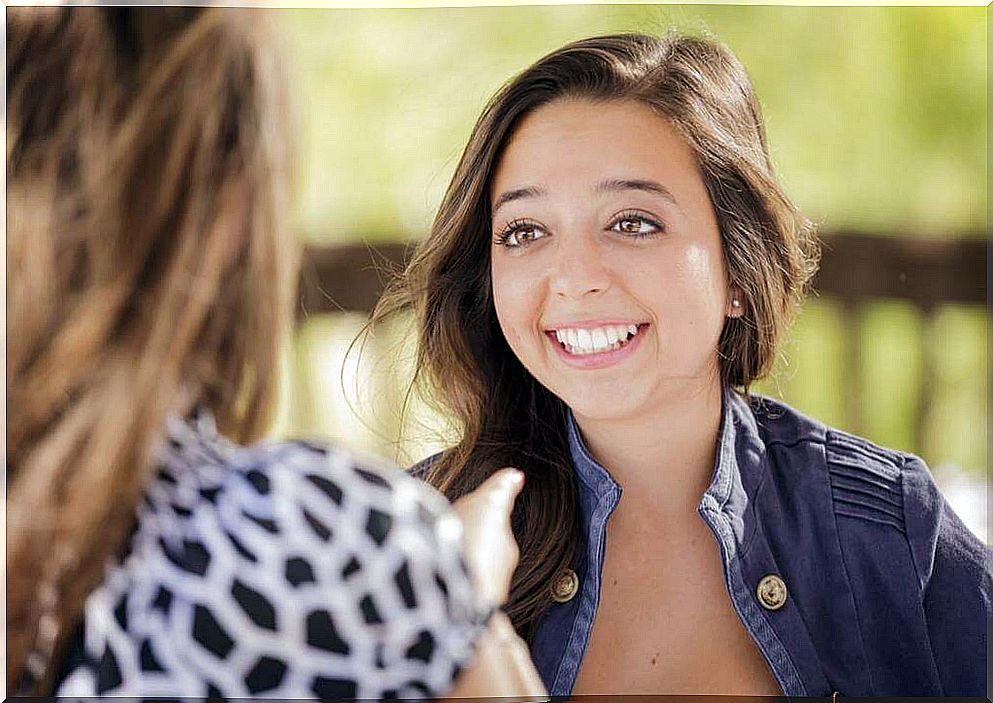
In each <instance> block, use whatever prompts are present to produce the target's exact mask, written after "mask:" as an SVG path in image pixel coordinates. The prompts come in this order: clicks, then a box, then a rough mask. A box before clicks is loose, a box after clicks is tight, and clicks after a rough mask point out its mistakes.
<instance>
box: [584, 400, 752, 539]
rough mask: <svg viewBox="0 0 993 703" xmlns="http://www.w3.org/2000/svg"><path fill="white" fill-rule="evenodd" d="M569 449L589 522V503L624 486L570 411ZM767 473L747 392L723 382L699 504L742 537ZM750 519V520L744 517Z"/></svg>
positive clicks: (590, 508)
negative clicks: (710, 469)
mask: <svg viewBox="0 0 993 703" xmlns="http://www.w3.org/2000/svg"><path fill="white" fill-rule="evenodd" d="M567 425H568V435H569V450H570V453H571V455H572V462H573V466H574V467H575V469H576V476H577V478H578V479H579V481H578V483H579V491H580V505H581V506H582V516H581V517H582V523H583V526H584V528H587V527H588V525H589V519H590V512H591V510H592V506H595V505H597V504H599V503H601V502H603V501H609V500H611V498H612V497H614V496H616V497H619V496H620V493H621V491H622V490H623V486H621V485H620V484H619V483H618V482H617V481H616V479H614V477H613V476H612V475H611V474H610V471H608V470H607V469H606V468H605V467H604V466H603V465H602V464H600V462H598V461H597V460H596V459H594V458H593V455H592V454H591V453H590V451H589V449H588V448H587V446H586V444H585V442H584V441H583V438H582V435H581V434H580V431H579V426H578V425H577V424H576V420H575V418H574V417H573V414H572V412H571V411H569V413H568V416H567ZM766 474H767V471H766V457H765V445H764V443H763V442H762V440H761V437H760V436H759V428H758V424H757V423H756V420H755V416H754V415H753V413H752V411H751V408H750V407H749V405H748V402H747V401H746V400H745V398H744V397H743V396H742V395H741V394H740V393H738V392H737V391H735V390H734V389H731V388H728V387H725V388H724V391H723V394H722V398H721V426H720V431H719V433H718V440H717V454H716V458H715V461H714V473H713V477H712V479H711V482H710V486H709V487H708V488H707V490H706V491H705V492H704V494H703V496H701V499H700V504H699V508H698V510H700V511H701V512H702V511H711V512H712V511H715V510H716V511H719V512H720V513H722V514H723V515H724V517H725V518H726V519H727V520H728V522H729V524H730V525H731V528H732V530H733V532H734V534H735V538H736V540H735V541H737V542H738V544H742V543H743V542H744V541H745V538H746V535H745V534H744V532H745V523H746V519H745V518H746V513H747V512H749V511H750V504H751V497H752V496H754V495H755V492H756V491H757V489H758V487H759V485H760V484H761V482H762V479H763V477H764V476H765V475H766ZM748 522H749V523H750V522H752V521H751V520H749V521H748Z"/></svg>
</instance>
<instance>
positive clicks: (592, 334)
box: [555, 324, 638, 354]
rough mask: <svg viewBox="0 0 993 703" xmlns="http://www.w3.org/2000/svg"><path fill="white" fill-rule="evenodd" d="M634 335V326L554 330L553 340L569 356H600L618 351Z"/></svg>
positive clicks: (635, 328) (636, 328) (635, 331)
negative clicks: (557, 342)
mask: <svg viewBox="0 0 993 703" xmlns="http://www.w3.org/2000/svg"><path fill="white" fill-rule="evenodd" d="M636 334H638V325H636V324H632V325H604V326H603V327H594V328H570V327H566V328H562V329H557V330H555V338H556V339H557V340H558V341H559V343H560V344H562V345H563V346H564V347H565V348H566V350H567V351H568V352H569V353H570V354H600V353H602V352H605V351H613V350H614V349H620V348H621V347H622V346H624V345H625V344H626V343H627V342H628V341H629V340H630V338H631V337H633V336H635V335H636Z"/></svg>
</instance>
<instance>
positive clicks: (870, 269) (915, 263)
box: [298, 232, 989, 318]
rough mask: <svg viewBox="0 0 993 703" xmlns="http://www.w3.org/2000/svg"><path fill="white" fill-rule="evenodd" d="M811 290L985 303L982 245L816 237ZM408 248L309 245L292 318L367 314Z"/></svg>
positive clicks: (852, 297)
mask: <svg viewBox="0 0 993 703" xmlns="http://www.w3.org/2000/svg"><path fill="white" fill-rule="evenodd" d="M821 239H822V241H823V244H824V248H823V255H822V257H821V267H820V270H819V271H818V273H817V276H816V278H815V279H814V290H815V291H816V292H817V294H819V295H821V296H824V297H831V298H838V299H840V300H843V301H847V302H853V301H854V302H857V301H862V300H868V299H874V298H891V299H898V300H906V301H909V302H912V303H914V304H915V305H918V306H921V307H924V308H930V307H933V306H935V305H940V304H944V303H959V304H967V305H981V304H985V303H986V302H987V297H986V296H987V261H988V246H989V242H988V240H987V239H986V238H983V237H982V236H981V235H977V236H969V237H959V238H950V239H921V238H916V237H911V236H905V235H893V236H881V235H867V234H862V233H853V232H838V233H834V234H824V235H822V238H821ZM410 249H411V247H410V245H407V244H402V243H387V244H377V245H375V246H373V245H365V244H350V245H345V246H333V247H318V246H308V247H307V249H306V251H305V254H304V263H303V268H302V270H301V276H300V291H299V307H298V318H306V317H307V316H310V315H318V314H322V313H328V312H357V313H364V314H368V313H369V311H371V310H372V307H373V306H374V305H375V304H376V301H377V300H378V299H379V296H380V295H381V293H382V291H383V289H384V287H385V285H386V282H387V281H388V280H389V279H390V277H391V276H393V275H398V274H399V272H400V271H402V270H403V265H404V263H405V262H406V261H407V257H408V255H409V252H410Z"/></svg>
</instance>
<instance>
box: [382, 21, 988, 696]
mask: <svg viewBox="0 0 993 703" xmlns="http://www.w3.org/2000/svg"><path fill="white" fill-rule="evenodd" d="M816 261H817V245H816V240H815V239H814V237H813V233H812V228H811V227H810V224H809V222H808V221H807V220H806V219H805V218H804V217H803V216H802V215H801V214H800V213H799V212H798V210H797V208H796V207H794V205H793V204H792V202H791V201H790V199H789V198H788V197H787V195H786V194H785V193H784V191H783V190H782V188H781V187H780V185H779V183H778V181H777V178H776V175H775V173H774V171H773V168H772V165H771V162H770V159H769V156H768V149H767V145H766V137H765V131H764V127H763V123H762V118H761V114H760V109H759V104H758V100H757V98H756V96H755V94H754V91H753V90H752V87H751V84H750V82H749V79H748V76H747V74H746V72H745V70H744V68H743V67H742V65H741V64H740V62H739V61H738V60H737V59H736V58H735V56H734V55H733V54H732V53H731V52H730V51H729V50H728V49H727V48H726V47H724V46H722V45H721V44H719V43H717V42H715V41H712V40H710V39H701V38H696V37H688V36H682V35H678V34H672V35H670V36H668V37H666V38H658V37H652V36H645V35H615V36H606V37H596V38H592V39H587V40H583V41H579V42H575V43H573V44H570V45H567V46H565V47H563V48H561V49H559V50H557V51H555V52H552V53H551V54H549V55H548V56H546V57H545V58H543V59H541V60H540V61H538V62H537V63H536V64H534V65H533V66H531V67H529V68H528V69H526V70H525V71H523V72H522V73H521V74H520V75H518V76H517V77H516V78H514V79H513V80H512V81H511V82H510V83H508V84H507V85H506V87H504V88H503V89H502V90H501V91H500V92H499V93H498V94H497V95H496V96H495V97H494V99H493V100H492V101H491V103H490V104H489V106H488V107H487V108H486V110H485V111H484V113H483V115H482V116H481V117H480V119H479V121H478V122H477V124H476V127H475V129H474V130H473V133H472V136H471V137H470V139H469V143H468V145H467V147H466V149H465V152H464V154H463V156H462V159H461V161H460V163H459V165H458V167H457V169H456V172H455V175H454V177H453V180H452V182H451V184H450V186H449V188H448V191H447V193H446V195H445V198H444V200H443V202H442V205H441V208H440V210H439V212H438V215H437V218H436V220H435V222H434V226H433V228H432V230H431V233H430V235H429V236H428V238H427V239H426V240H425V242H424V243H423V244H422V245H421V246H420V248H419V249H418V251H417V252H416V254H415V256H414V257H413V259H412V261H411V264H410V266H409V268H408V270H407V275H406V278H405V280H404V281H403V282H402V284H401V285H400V286H399V287H398V288H396V289H394V290H393V291H392V292H391V294H390V295H388V296H387V298H386V299H385V300H384V302H383V303H382V304H381V307H380V309H379V311H378V316H380V317H381V316H384V315H386V314H389V313H390V312H391V311H394V310H397V309H399V308H403V307H406V306H409V307H412V308H413V309H414V311H415V312H416V314H417V316H418V320H419V342H420V347H419V357H418V376H417V381H418V382H419V383H421V384H423V386H424V387H425V388H426V390H428V392H429V397H432V398H435V399H439V400H440V402H441V403H442V405H443V406H445V408H446V409H447V410H449V411H450V412H451V414H452V415H454V416H455V418H456V419H457V420H458V421H459V423H460V425H461V430H462V437H461V441H460V442H459V443H458V444H456V446H454V447H452V448H450V449H449V450H447V451H445V452H442V453H441V454H440V455H438V456H436V457H432V458H431V459H429V460H427V461H425V462H423V463H422V464H420V465H418V466H417V467H415V469H414V472H415V473H417V474H419V475H421V476H423V477H424V478H425V479H426V480H428V481H429V482H431V483H432V484H434V485H435V486H437V487H438V488H439V489H441V490H442V491H443V492H444V493H446V494H447V495H448V496H449V497H450V498H454V497H457V496H459V495H462V494H464V493H465V492H466V491H469V490H471V489H472V488H473V487H474V486H476V485H478V484H479V483H480V482H481V481H483V480H484V479H485V478H486V477H487V476H489V475H490V474H491V473H493V472H494V471H495V470H497V469H498V468H499V467H502V466H507V465H513V466H518V467H520V468H521V469H522V470H523V471H524V472H525V474H526V475H527V481H526V487H525V489H524V491H523V493H522V497H521V500H520V501H519V502H518V504H517V506H516V508H515V514H514V530H515V533H516V536H517V538H518V540H519V542H520V545H521V559H520V563H519V566H518V568H517V571H516V573H515V576H514V580H513V584H512V589H511V597H510V602H509V604H508V610H509V614H510V616H511V618H512V620H513V622H514V624H515V626H516V627H517V629H518V631H519V632H520V633H521V634H523V635H524V636H525V637H527V638H528V639H529V641H530V646H531V653H532V656H533V657H534V660H535V664H536V665H537V667H538V670H539V672H540V673H541V675H542V677H543V679H544V681H545V684H546V686H547V687H548V689H549V691H550V693H551V694H552V695H569V694H574V693H608V694H618V693H656V694H657V693H712V694H778V693H784V694H786V695H790V696H793V695H830V694H831V693H832V692H841V693H844V694H846V695H883V696H898V695H963V694H967V695H980V693H981V692H982V691H983V690H984V689H985V666H984V657H983V655H982V653H983V652H984V651H985V649H986V626H985V624H986V622H987V620H988V618H989V617H990V614H991V611H990V602H991V598H993V577H991V573H990V570H989V552H988V550H987V549H986V548H985V547H984V546H982V545H981V544H980V543H979V542H978V540H976V539H975V538H974V537H973V536H972V535H971V534H970V533H969V532H968V530H967V529H966V528H965V527H964V526H963V525H962V523H961V521H960V520H959V519H958V517H957V516H956V515H955V514H954V513H953V512H952V511H951V510H950V508H949V507H948V506H947V504H946V503H945V501H944V499H943V498H942V496H941V495H940V493H939V492H938V490H937V488H936V487H935V485H934V482H933V481H932V480H931V477H930V474H929V472H928V470H927V467H926V466H925V465H924V463H923V462H922V461H921V460H920V459H918V458H917V457H914V456H912V455H909V454H905V453H902V452H898V451H894V450H889V449H885V448H882V447H878V446H875V445H872V444H871V443H869V442H868V441H866V440H864V439H861V438H858V437H853V436H851V435H847V434H844V433H842V432H840V431H838V430H835V429H833V428H830V427H827V426H825V425H824V424H822V423H820V422H818V421H816V420H813V419H810V418H807V417H804V416H803V415H801V414H800V413H798V412H797V411H795V410H793V409H792V408H790V407H788V406H785V405H783V404H781V403H777V402H775V401H772V400H769V399H765V398H760V397H757V396H754V395H752V394H750V393H749V387H750V385H751V384H752V383H753V382H755V381H757V380H759V379H761V378H762V377H763V376H764V375H765V374H766V373H768V371H769V370H770V367H771V366H772V363H773V360H774V358H775V355H776V350H777V347H778V344H779V341H780V339H781V337H782V335H783V333H784V332H785V330H786V329H787V328H788V326H789V324H790V323H791V321H792V317H793V314H794V312H795V310H796V309H797V307H798V305H799V303H800V302H801V300H802V297H803V294H804V292H805V289H806V287H807V284H808V282H809V280H810V277H811V276H812V274H813V272H814V270H815V268H816ZM622 496H623V498H622ZM950 594H955V595H954V596H951V595H950ZM715 645H718V646H715Z"/></svg>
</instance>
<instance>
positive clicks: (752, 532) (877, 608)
mask: <svg viewBox="0 0 993 703" xmlns="http://www.w3.org/2000/svg"><path fill="white" fill-rule="evenodd" d="M568 432H569V443H570V448H571V452H572V459H573V464H574V465H575V468H576V476H577V478H578V486H579V500H580V517H581V525H582V532H581V537H582V538H584V540H585V541H584V543H583V544H582V545H581V547H580V549H579V550H578V555H577V558H576V561H575V563H574V565H573V566H574V569H575V571H576V573H577V575H578V576H579V584H580V586H579V590H578V592H577V593H576V595H575V596H574V597H573V598H572V599H571V600H569V601H567V602H565V603H552V605H551V606H550V607H549V609H548V610H547V611H546V612H545V614H544V615H543V616H542V618H541V620H540V621H539V623H538V627H537V629H536V632H535V635H534V637H533V639H532V642H531V654H532V657H533V658H534V662H535V665H536V666H537V668H538V671H539V672H540V674H541V676H542V678H543V680H544V682H545V685H546V687H547V688H548V690H549V693H551V694H552V695H563V696H564V695H569V694H570V693H571V691H572V688H573V685H574V683H575V680H576V674H577V672H578V670H579V665H580V662H581V661H582V658H583V654H584V652H585V650H586V645H587V642H588V640H589V636H590V633H591V631H592V628H593V621H594V618H595V616H596V610H597V602H598V599H599V590H600V574H601V570H602V567H603V561H604V550H605V548H606V539H605V537H606V525H607V520H608V519H609V518H610V514H611V512H612V511H613V510H614V508H615V507H616V506H617V503H618V501H619V500H620V498H621V494H622V488H621V486H619V485H618V484H617V482H616V481H614V479H613V478H612V477H611V476H610V474H609V473H608V472H607V470H606V469H605V468H603V467H602V466H601V465H600V464H599V463H597V461H596V460H595V459H593V457H592V456H591V455H590V454H589V452H588V451H587V449H586V447H585V446H584V445H583V441H582V439H581V437H580V436H579V432H578V429H577V427H576V425H575V423H574V422H572V421H571V418H570V423H569V427H568ZM698 512H699V513H700V516H701V518H703V520H704V521H705V522H706V523H707V525H708V526H709V527H710V529H711V531H712V532H713V534H714V538H715V539H716V540H717V542H718V545H719V547H720V553H721V558H722V561H723V569H724V576H725V582H726V584H727V589H728V594H729V597H730V598H731V600H732V603H733V605H734V608H735V610H736V611H737V613H738V615H739V616H740V618H741V621H742V623H743V624H744V626H745V628H746V629H747V631H748V632H749V634H750V635H751V637H752V639H753V640H754V641H755V643H756V645H757V647H758V649H759V650H760V652H761V653H762V655H763V656H764V657H765V660H766V662H767V663H768V665H769V668H770V669H771V670H772V673H773V675H774V676H775V677H776V680H777V681H778V682H779V685H780V687H781V688H782V690H783V692H784V693H785V694H786V695H788V696H829V695H831V694H832V693H833V692H835V691H837V692H840V693H841V694H842V695H846V696H953V695H956V696H985V695H986V655H987V649H986V646H987V645H986V642H987V627H988V625H989V624H990V622H991V619H993V605H991V600H993V566H991V551H990V549H989V548H988V547H987V546H985V545H984V544H983V543H982V542H981V541H980V540H978V539H977V538H976V537H975V536H974V535H972V533H970V532H969V530H968V529H967V528H966V527H965V526H964V525H963V523H962V522H961V520H960V519H959V518H958V517H957V516H956V515H955V513H953V512H952V510H951V509H950V508H949V506H948V504H947V503H946V502H945V500H944V499H943V498H942V496H941V494H940V493H939V492H938V489H937V487H936V486H935V484H934V481H933V480H932V478H931V475H930V473H929V471H928V469H927V467H926V466H925V464H924V462H923V461H921V460H920V459H919V458H917V457H914V456H912V455H908V454H903V453H900V452H896V451H892V450H888V449H883V448H880V447H878V446H875V445H873V444H871V443H870V442H868V441H867V440H864V439H861V438H858V437H854V436H852V435H849V434H846V433H843V432H840V431H838V430H834V429H832V428H829V427H826V426H825V425H823V424H822V423H820V422H817V421H816V420H812V419H810V418H807V417H805V416H803V415H801V414H800V413H798V412H797V411H795V410H793V409H792V408H790V407H788V406H786V405H784V404H782V403H778V402H776V401H772V400H769V399H766V398H753V400H752V402H751V404H749V403H748V402H746V400H745V399H744V398H742V397H741V396H740V395H739V394H737V393H735V392H733V391H728V392H725V395H724V404H723V418H722V422H721V430H720V437H719V443H718V452H717V460H716V463H715V468H714V477H713V481H712V482H711V485H710V487H709V488H708V489H707V491H706V493H705V494H704V496H703V498H702V500H701V501H700V505H699V508H698ZM770 574H772V575H777V576H779V577H780V578H781V579H782V580H783V582H785V584H786V587H787V592H788V595H787V598H786V601H785V604H784V605H782V607H780V608H779V609H777V610H769V609H766V608H765V607H763V606H762V604H761V603H760V601H759V599H758V597H757V592H756V589H757V586H758V584H759V582H760V581H761V580H762V579H763V578H764V577H765V576H767V575H770ZM660 693H664V692H662V691H660Z"/></svg>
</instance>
